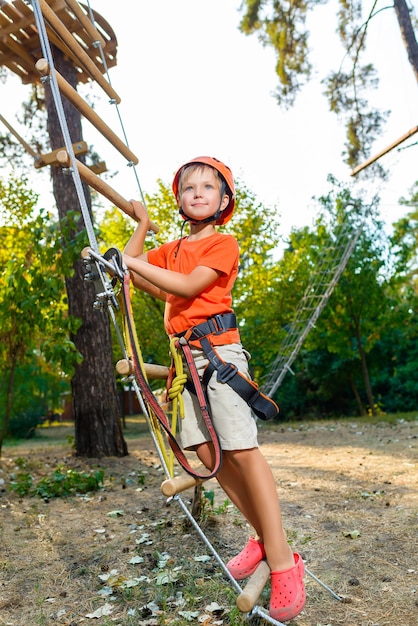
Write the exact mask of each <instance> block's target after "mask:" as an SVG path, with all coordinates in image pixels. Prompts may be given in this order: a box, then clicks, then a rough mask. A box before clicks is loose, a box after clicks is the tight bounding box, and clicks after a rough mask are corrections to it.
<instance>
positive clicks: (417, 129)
mask: <svg viewBox="0 0 418 626" xmlns="http://www.w3.org/2000/svg"><path fill="white" fill-rule="evenodd" d="M417 132H418V126H415V127H414V128H411V130H409V131H408V132H407V133H405V134H404V135H402V137H399V139H396V141H394V142H393V143H391V144H390V145H389V146H388V147H387V148H384V149H383V150H381V151H380V152H378V153H377V154H376V155H375V156H373V157H370V159H367V161H364V163H361V165H357V167H355V168H354V169H353V170H352V171H351V172H350V176H356V174H358V173H359V172H361V171H362V170H364V169H366V167H369V165H371V164H372V163H375V162H376V161H378V160H379V159H380V158H381V157H382V156H384V155H385V154H387V153H388V152H390V151H391V150H393V149H394V148H396V147H397V146H399V144H401V143H402V142H404V141H406V140H407V139H409V137H412V135H415V133H417Z"/></svg>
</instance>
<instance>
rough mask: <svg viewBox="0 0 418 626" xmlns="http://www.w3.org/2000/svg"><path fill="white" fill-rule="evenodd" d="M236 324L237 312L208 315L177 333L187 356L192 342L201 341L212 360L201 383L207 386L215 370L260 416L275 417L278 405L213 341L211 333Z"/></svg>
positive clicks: (218, 377) (263, 417) (267, 418)
mask: <svg viewBox="0 0 418 626" xmlns="http://www.w3.org/2000/svg"><path fill="white" fill-rule="evenodd" d="M236 327H237V323H236V317H235V314H234V313H225V314H223V315H213V316H212V317H210V318H208V319H207V320H206V322H203V323H202V324H198V325H197V326H193V327H192V328H190V329H189V330H187V331H185V332H183V333H180V335H178V336H179V337H180V340H179V344H180V346H181V347H182V350H183V353H184V355H185V357H186V358H187V359H189V358H190V357H191V350H190V346H189V341H193V342H199V343H200V346H201V348H202V350H203V352H204V353H205V355H206V357H207V358H208V360H209V363H208V365H207V367H206V369H205V371H204V374H203V377H202V381H201V383H200V381H199V383H200V384H199V386H201V385H203V387H204V388H207V385H208V382H209V380H210V379H211V377H212V374H213V373H214V372H215V371H216V378H217V381H218V382H220V383H224V384H227V385H229V386H230V387H232V389H233V390H234V391H235V392H236V393H237V394H238V395H239V396H241V398H243V399H244V400H245V401H246V403H247V404H248V405H249V406H250V407H251V409H252V410H253V412H254V413H255V414H256V415H257V417H259V418H260V419H262V420H269V419H272V418H273V417H276V415H277V414H278V412H279V407H278V406H277V404H276V403H275V402H274V401H273V400H272V399H271V398H268V397H267V396H266V395H264V394H263V393H262V392H261V391H260V389H259V387H258V385H257V383H256V382H254V381H253V380H249V379H248V378H247V377H246V376H244V374H242V373H241V372H240V371H239V370H238V368H237V366H236V365H234V364H233V363H226V362H225V361H224V360H223V359H222V358H221V357H220V356H219V354H218V352H217V351H216V349H215V347H214V346H213V345H212V343H211V341H210V337H211V336H212V335H215V336H218V335H221V334H222V333H224V332H226V331H227V330H231V329H234V328H236ZM189 355H190V356H189ZM195 387H196V384H195Z"/></svg>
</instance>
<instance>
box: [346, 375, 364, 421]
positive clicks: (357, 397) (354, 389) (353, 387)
mask: <svg viewBox="0 0 418 626" xmlns="http://www.w3.org/2000/svg"><path fill="white" fill-rule="evenodd" d="M348 380H349V382H350V387H351V391H352V392H353V395H354V398H355V400H356V404H357V408H358V413H359V415H360V417H363V416H364V415H366V411H365V408H364V406H363V403H362V401H361V398H360V394H359V392H358V389H357V386H356V383H355V382H354V378H353V376H352V374H351V372H348Z"/></svg>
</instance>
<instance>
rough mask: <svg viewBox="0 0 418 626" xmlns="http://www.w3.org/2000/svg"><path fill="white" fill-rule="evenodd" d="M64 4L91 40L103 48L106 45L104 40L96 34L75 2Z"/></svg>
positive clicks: (89, 21)
mask: <svg viewBox="0 0 418 626" xmlns="http://www.w3.org/2000/svg"><path fill="white" fill-rule="evenodd" d="M65 4H67V5H68V6H69V7H70V9H71V11H72V12H73V13H74V15H75V16H76V18H77V19H78V21H79V22H80V24H81V25H82V26H83V28H85V29H86V31H87V32H88V34H89V35H90V37H91V38H92V41H99V42H100V45H101V46H102V48H104V47H105V45H106V42H105V40H104V39H103V37H102V36H101V34H100V33H99V32H98V30H97V28H95V26H94V24H93V23H92V21H91V19H90V18H89V17H88V15H86V14H85V13H84V11H83V10H82V8H81V6H80V5H79V3H78V2H77V0H65Z"/></svg>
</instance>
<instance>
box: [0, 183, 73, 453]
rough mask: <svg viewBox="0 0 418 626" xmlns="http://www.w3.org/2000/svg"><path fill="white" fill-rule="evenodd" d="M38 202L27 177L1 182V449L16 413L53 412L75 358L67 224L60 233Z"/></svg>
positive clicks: (70, 225)
mask: <svg viewBox="0 0 418 626" xmlns="http://www.w3.org/2000/svg"><path fill="white" fill-rule="evenodd" d="M37 200H38V198H37V196H36V194H34V193H33V192H32V190H31V189H30V187H29V184H28V181H27V180H25V179H24V178H13V177H10V178H8V180H7V181H6V182H2V181H0V224H2V225H1V226H0V381H1V382H0V420H1V422H0V423H1V427H0V449H1V443H2V441H3V439H4V437H5V435H6V433H7V431H8V422H9V419H10V418H11V417H12V416H13V415H14V414H18V413H22V412H23V413H29V414H34V413H36V412H38V414H42V412H46V410H47V409H48V408H49V409H51V410H54V411H55V410H56V409H57V406H58V405H59V395H60V392H61V391H62V389H63V388H64V387H66V388H68V377H67V376H68V375H69V374H70V373H71V371H72V368H73V366H74V363H75V360H77V358H78V355H77V353H76V351H75V348H74V345H73V343H72V342H71V341H70V340H69V336H70V333H71V332H73V331H74V330H75V329H76V328H77V327H78V323H77V322H75V321H74V320H72V319H70V318H69V317H68V314H67V306H66V296H65V291H64V281H63V278H64V275H66V274H68V273H69V271H70V270H69V268H70V265H71V262H70V261H71V259H70V257H71V256H72V255H73V254H74V249H70V251H69V252H64V251H63V245H62V237H65V235H66V233H65V228H67V227H68V228H72V224H71V223H68V224H67V225H66V224H64V226H63V228H64V232H63V231H60V230H59V228H58V225H57V223H56V222H54V221H53V219H52V216H51V215H50V214H48V213H47V212H46V211H45V210H44V209H38V208H37ZM73 219H74V218H73ZM74 245H77V242H76V243H75V244H74ZM17 389H19V390H20V393H16V390H17Z"/></svg>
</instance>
